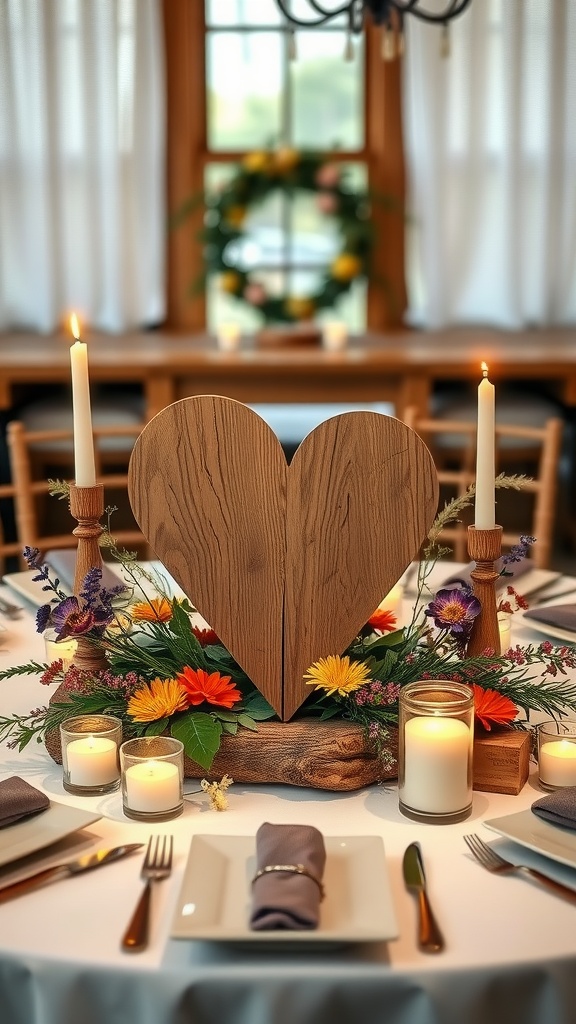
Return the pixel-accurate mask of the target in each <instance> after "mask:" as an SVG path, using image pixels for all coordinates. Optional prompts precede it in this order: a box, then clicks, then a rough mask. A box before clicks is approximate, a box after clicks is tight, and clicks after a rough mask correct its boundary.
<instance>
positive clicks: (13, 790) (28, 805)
mask: <svg viewBox="0 0 576 1024" xmlns="http://www.w3.org/2000/svg"><path fill="white" fill-rule="evenodd" d="M49 806H50V801H49V799H48V797H47V796H46V795H45V794H44V793H41V792H40V790H39V789H35V788H34V786H31V785H30V784H29V783H28V782H26V781H25V780H24V779H21V778H19V776H18V775H12V776H10V778H9V779H4V780H3V781H2V782H0V828H7V826H8V825H15V824H16V822H17V821H22V820H23V819H24V818H29V817H31V816H32V815H33V814H40V813H41V812H42V811H45V810H47V808H48V807H49Z"/></svg>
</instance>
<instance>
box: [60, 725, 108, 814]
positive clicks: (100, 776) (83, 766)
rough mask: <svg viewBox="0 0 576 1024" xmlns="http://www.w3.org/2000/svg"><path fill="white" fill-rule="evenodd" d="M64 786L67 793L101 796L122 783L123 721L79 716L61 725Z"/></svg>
mask: <svg viewBox="0 0 576 1024" xmlns="http://www.w3.org/2000/svg"><path fill="white" fill-rule="evenodd" d="M60 739H61V743H62V768H63V771H64V779H63V785H64V789H65V790H66V791H67V792H68V793H76V794H78V795H80V796H100V795H101V794H102V793H112V792H114V790H115V789H118V787H119V785H120V758H119V755H118V749H119V747H120V744H121V743H122V722H121V721H120V719H119V718H115V716H114V715H76V716H75V717H74V718H67V719H66V721H65V722H63V723H62V725H61V726H60Z"/></svg>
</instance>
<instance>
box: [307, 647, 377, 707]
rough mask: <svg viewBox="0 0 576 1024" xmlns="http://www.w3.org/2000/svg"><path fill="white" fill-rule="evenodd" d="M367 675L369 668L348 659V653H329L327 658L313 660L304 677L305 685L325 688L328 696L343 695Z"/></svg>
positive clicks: (355, 688) (366, 678) (357, 687)
mask: <svg viewBox="0 0 576 1024" xmlns="http://www.w3.org/2000/svg"><path fill="white" fill-rule="evenodd" d="M369 676H370V670H369V668H368V667H367V666H366V665H365V664H364V663H363V662H361V661H350V658H349V657H348V655H346V657H344V658H340V657H337V656H336V655H334V654H329V655H328V657H327V658H320V660H319V661H316V662H314V664H313V665H311V666H310V668H309V669H308V671H307V672H306V674H305V675H304V679H305V681H306V685H307V686H314V687H315V688H316V689H317V690H325V691H326V695H327V696H328V697H329V696H330V695H331V694H333V693H338V694H340V696H341V697H345V696H346V695H347V694H348V693H352V691H353V690H358V689H359V687H360V686H363V685H364V683H365V682H367V680H368V678H369Z"/></svg>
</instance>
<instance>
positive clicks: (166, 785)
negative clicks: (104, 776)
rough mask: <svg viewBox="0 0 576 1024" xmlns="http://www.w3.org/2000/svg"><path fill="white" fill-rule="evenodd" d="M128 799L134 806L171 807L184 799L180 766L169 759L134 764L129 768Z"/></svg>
mask: <svg viewBox="0 0 576 1024" xmlns="http://www.w3.org/2000/svg"><path fill="white" fill-rule="evenodd" d="M125 785H126V800H127V802H128V805H129V807H130V809H131V810H133V811H147V812H148V813H154V814H156V813H158V811H169V810H171V809H172V808H173V807H176V806H177V804H178V803H179V801H180V774H179V771H178V766H177V765H175V764H170V763H169V762H165V761H144V763H143V764H133V765H131V766H130V767H129V768H127V769H126V772H125Z"/></svg>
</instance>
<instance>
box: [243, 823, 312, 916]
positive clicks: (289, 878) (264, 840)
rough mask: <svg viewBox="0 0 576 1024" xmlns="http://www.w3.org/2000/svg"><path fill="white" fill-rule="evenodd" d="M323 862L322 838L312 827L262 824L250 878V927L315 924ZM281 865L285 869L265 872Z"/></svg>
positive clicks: (257, 838)
mask: <svg viewBox="0 0 576 1024" xmlns="http://www.w3.org/2000/svg"><path fill="white" fill-rule="evenodd" d="M325 863H326V849H325V846H324V838H323V836H322V833H321V832H319V831H318V829H317V828H314V826H313V825H272V824H270V823H269V822H264V824H263V825H261V826H260V828H259V829H258V832H257V833H256V874H257V875H258V877H255V878H254V880H253V882H252V911H251V914H250V927H251V928H252V929H254V930H255V931H272V930H278V929H283V930H309V929H312V928H317V927H318V921H319V916H320V901H321V899H322V876H323V873H324V866H325ZM282 865H284V866H286V867H287V870H285V871H282V870H280V871H269V872H266V870H265V869H266V868H268V869H269V868H271V867H278V866H280V867H281V866H282ZM291 866H294V867H297V866H301V867H302V868H303V869H304V872H307V873H299V872H298V871H295V870H290V867H291ZM259 872H264V873H262V874H258V873H259Z"/></svg>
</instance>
